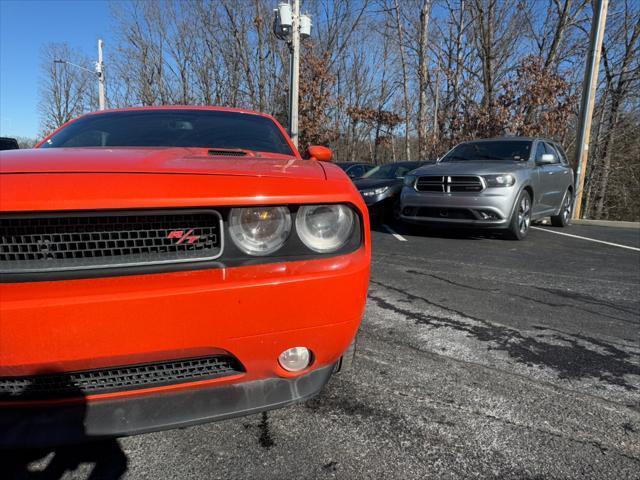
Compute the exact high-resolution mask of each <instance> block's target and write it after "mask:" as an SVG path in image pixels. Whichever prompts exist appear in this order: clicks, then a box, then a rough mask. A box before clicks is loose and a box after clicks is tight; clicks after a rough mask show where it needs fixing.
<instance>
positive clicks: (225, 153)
mask: <svg viewBox="0 0 640 480" xmlns="http://www.w3.org/2000/svg"><path fill="white" fill-rule="evenodd" d="M209 155H215V156H217V157H246V156H247V152H243V151H242V150H209Z"/></svg>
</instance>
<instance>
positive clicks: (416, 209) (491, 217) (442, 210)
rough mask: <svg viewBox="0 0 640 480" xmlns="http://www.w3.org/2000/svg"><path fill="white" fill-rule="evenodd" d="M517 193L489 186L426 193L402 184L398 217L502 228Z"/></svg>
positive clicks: (430, 222)
mask: <svg viewBox="0 0 640 480" xmlns="http://www.w3.org/2000/svg"><path fill="white" fill-rule="evenodd" d="M517 193H518V192H517V189H516V188H513V187H507V188H490V189H487V190H485V191H484V192H482V193H480V194H470V193H428V192H418V191H416V190H415V189H413V188H409V187H405V188H404V189H403V190H402V194H401V213H400V218H401V219H402V220H403V221H405V222H408V223H415V224H442V225H450V226H473V227H488V228H505V227H506V226H507V225H508V224H509V220H510V218H511V213H512V211H513V205H514V203H515V200H516V198H517Z"/></svg>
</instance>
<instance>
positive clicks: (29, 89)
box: [0, 0, 113, 138]
mask: <svg viewBox="0 0 640 480" xmlns="http://www.w3.org/2000/svg"><path fill="white" fill-rule="evenodd" d="M109 11H110V10H109V2H108V1H106V0H0V136H24V137H34V138H35V137H36V136H37V134H38V130H39V124H38V112H37V105H38V85H39V77H40V49H41V47H42V45H44V44H46V43H48V42H56V43H61V42H67V43H68V44H69V45H70V46H71V47H72V48H77V49H81V50H82V51H83V52H84V53H86V54H87V55H88V56H90V57H91V58H94V57H97V42H98V38H102V39H103V40H104V41H105V63H107V62H108V55H109V53H108V52H109V45H110V43H111V42H110V38H111V37H110V35H109V26H110V19H111V15H110V13H109ZM111 44H113V43H111ZM88 67H90V68H91V65H88Z"/></svg>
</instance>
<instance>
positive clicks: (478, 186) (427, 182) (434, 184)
mask: <svg viewBox="0 0 640 480" xmlns="http://www.w3.org/2000/svg"><path fill="white" fill-rule="evenodd" d="M483 189H484V184H483V182H482V179H481V178H480V177H477V176H472V175H428V176H424V177H418V180H417V181H416V190H417V191H419V192H438V193H455V192H481V191H482V190H483Z"/></svg>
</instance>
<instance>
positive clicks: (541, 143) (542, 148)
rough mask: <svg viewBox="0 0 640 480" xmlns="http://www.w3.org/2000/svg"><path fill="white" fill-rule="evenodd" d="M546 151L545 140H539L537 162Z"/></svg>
mask: <svg viewBox="0 0 640 480" xmlns="http://www.w3.org/2000/svg"><path fill="white" fill-rule="evenodd" d="M545 153H547V150H546V149H545V148H544V142H538V146H537V147H536V162H537V161H538V160H540V159H541V158H542V155H544V154H545Z"/></svg>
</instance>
